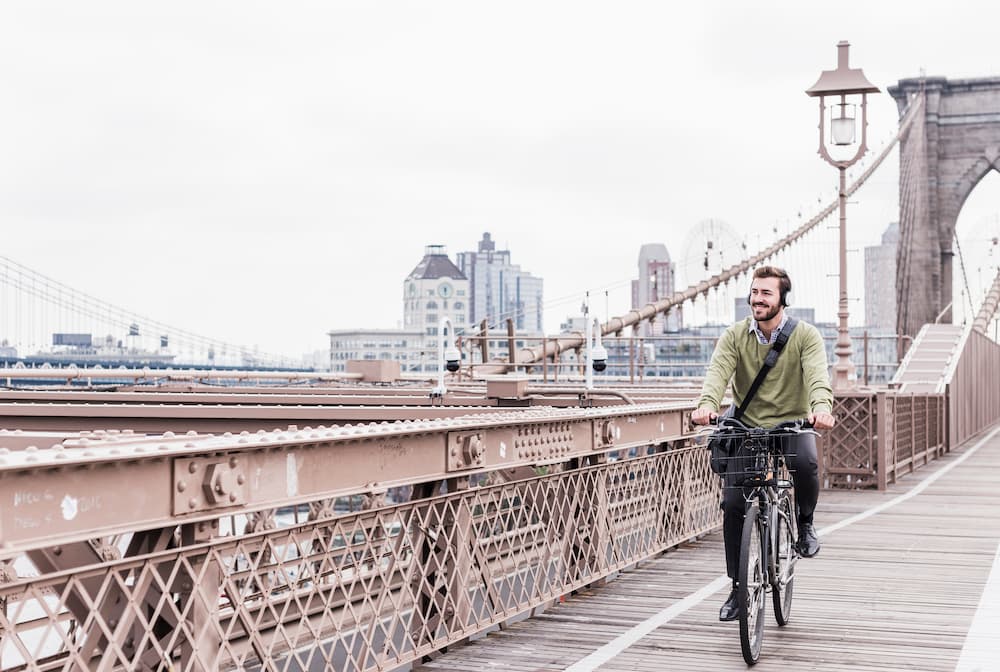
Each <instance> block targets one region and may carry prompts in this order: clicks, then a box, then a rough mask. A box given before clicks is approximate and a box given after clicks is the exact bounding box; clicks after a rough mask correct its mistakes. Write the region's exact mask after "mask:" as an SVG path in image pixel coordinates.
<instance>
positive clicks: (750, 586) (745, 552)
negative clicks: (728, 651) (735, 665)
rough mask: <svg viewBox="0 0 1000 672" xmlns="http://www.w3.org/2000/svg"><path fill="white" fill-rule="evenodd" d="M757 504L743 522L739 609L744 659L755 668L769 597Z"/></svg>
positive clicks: (762, 636)
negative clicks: (767, 598) (765, 605)
mask: <svg viewBox="0 0 1000 672" xmlns="http://www.w3.org/2000/svg"><path fill="white" fill-rule="evenodd" d="M758 512H759V509H758V506H757V504H756V503H754V504H751V505H750V506H748V507H747V512H746V517H745V518H744V520H743V540H742V543H741V544H740V566H739V577H738V579H737V580H738V581H739V606H740V646H741V647H742V649H743V660H745V661H746V663H747V665H753V664H754V663H756V662H757V658H758V657H759V656H760V646H761V643H762V642H763V640H764V604H765V596H766V594H767V576H766V575H767V572H766V570H765V568H764V553H763V544H762V539H763V528H762V527H761V521H760V517H759V515H758Z"/></svg>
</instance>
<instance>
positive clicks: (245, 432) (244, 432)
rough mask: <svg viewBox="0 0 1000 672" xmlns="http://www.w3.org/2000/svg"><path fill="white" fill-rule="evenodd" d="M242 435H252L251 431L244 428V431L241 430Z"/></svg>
mask: <svg viewBox="0 0 1000 672" xmlns="http://www.w3.org/2000/svg"><path fill="white" fill-rule="evenodd" d="M240 436H250V432H248V431H247V430H245V429H244V430H243V431H242V432H240Z"/></svg>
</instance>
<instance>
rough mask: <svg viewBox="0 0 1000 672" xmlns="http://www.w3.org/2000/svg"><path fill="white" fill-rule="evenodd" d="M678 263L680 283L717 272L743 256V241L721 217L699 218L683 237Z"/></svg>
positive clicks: (745, 248) (698, 279)
mask: <svg viewBox="0 0 1000 672" xmlns="http://www.w3.org/2000/svg"><path fill="white" fill-rule="evenodd" d="M683 250H684V254H683V256H682V257H681V259H680V263H679V264H678V266H679V270H680V275H681V278H682V282H683V285H685V286H687V285H693V284H697V283H698V282H701V281H702V280H704V279H705V278H707V277H710V276H712V275H717V274H719V273H720V272H722V270H723V269H725V268H729V267H730V266H732V265H733V264H735V263H736V262H738V261H739V260H740V259H742V258H743V257H745V256H746V253H747V245H746V241H745V240H744V239H743V238H741V237H740V236H738V235H736V232H735V231H734V230H733V228H732V227H731V226H729V225H728V224H726V223H725V222H724V221H722V220H721V219H703V220H702V221H700V222H698V223H697V224H696V225H695V226H694V227H692V228H691V230H690V231H688V233H687V235H686V236H685V237H684V248H683Z"/></svg>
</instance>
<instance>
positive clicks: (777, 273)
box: [751, 266, 792, 306]
mask: <svg viewBox="0 0 1000 672" xmlns="http://www.w3.org/2000/svg"><path fill="white" fill-rule="evenodd" d="M753 277H754V278H777V279H778V293H779V294H780V295H781V305H783V306H787V305H788V292H790V291H792V280H791V278H789V277H788V273H786V272H785V269H783V268H778V267H777V266H760V267H759V268H756V269H755V270H754V272H753ZM751 282H753V281H752V280H751Z"/></svg>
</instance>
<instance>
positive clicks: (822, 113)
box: [806, 41, 879, 390]
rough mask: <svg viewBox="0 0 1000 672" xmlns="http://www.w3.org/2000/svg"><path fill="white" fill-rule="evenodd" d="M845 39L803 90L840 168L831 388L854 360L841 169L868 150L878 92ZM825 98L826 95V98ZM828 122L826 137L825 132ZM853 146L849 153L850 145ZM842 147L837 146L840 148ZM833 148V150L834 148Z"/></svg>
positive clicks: (823, 150)
mask: <svg viewBox="0 0 1000 672" xmlns="http://www.w3.org/2000/svg"><path fill="white" fill-rule="evenodd" d="M850 46H851V45H850V44H848V43H847V42H846V41H841V42H838V43H837V69H836V70H824V71H823V72H822V73H821V74H820V76H819V79H818V80H816V83H815V84H813V85H812V87H810V88H809V89H807V90H806V93H807V94H808V95H810V96H813V97H818V98H819V155H820V156H822V157H823V159H825V160H826V162H827V163H829V164H830V165H832V166H834V167H835V168H837V169H838V170H839V171H840V306H839V309H838V311H837V317H838V318H839V320H840V322H839V324H838V326H837V344H836V346H835V347H834V349H833V351H834V354H835V355H836V356H837V361H836V363H835V364H834V366H833V388H834V389H835V390H844V389H848V388H850V387H851V385H852V382H851V381H852V378H853V374H854V364H853V363H852V362H851V336H850V333H849V332H848V330H847V317H848V310H847V179H846V177H845V173H846V171H847V169H848V168H849V167H850V166H853V165H854V164H855V163H857V162H858V160H860V159H861V157H862V156H864V154H865V152H867V151H868V145H867V140H868V94H869V93H878V92H879V89H878V87H877V86H875V85H874V84H872V83H871V82H869V81H868V78H866V77H865V74H864V73H863V72H862V71H861V69H860V68H850V67H848V65H847V50H848V49H849V48H850ZM827 99H830V100H829V102H828V100H827ZM858 105H860V106H861V141H860V142H858V141H857V140H856V136H857V133H856V117H857V108H858ZM827 122H829V124H830V133H829V138H827V135H826V125H827ZM831 145H832V146H835V147H845V148H848V149H847V150H846V152H845V153H846V154H847V155H848V157H847V158H835V157H834V156H832V155H831V154H830V151H829V146H831ZM855 145H856V146H857V150H856V151H855V152H854V155H853V156H849V154H850V148H852V147H854V146H855ZM843 151H844V150H841V152H843ZM835 152H836V150H835Z"/></svg>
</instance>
